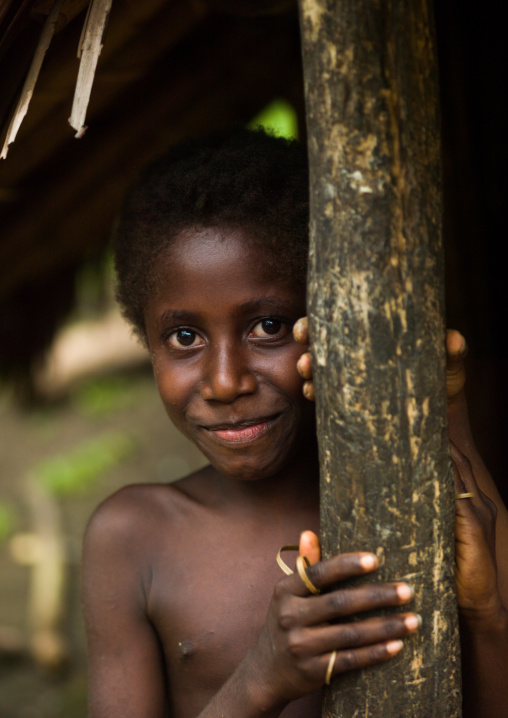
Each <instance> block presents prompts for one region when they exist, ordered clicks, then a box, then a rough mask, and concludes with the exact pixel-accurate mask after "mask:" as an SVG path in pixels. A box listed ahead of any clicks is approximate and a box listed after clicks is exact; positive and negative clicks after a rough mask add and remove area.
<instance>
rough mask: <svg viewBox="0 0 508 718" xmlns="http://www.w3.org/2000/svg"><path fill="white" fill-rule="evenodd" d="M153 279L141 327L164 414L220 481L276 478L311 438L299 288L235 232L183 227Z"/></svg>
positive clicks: (311, 412) (311, 413) (258, 248)
mask: <svg viewBox="0 0 508 718" xmlns="http://www.w3.org/2000/svg"><path fill="white" fill-rule="evenodd" d="M281 261H284V260H283V258H281ZM157 272H158V275H157V278H156V279H157V281H156V288H155V291H154V293H153V296H152V297H151V298H150V300H149V301H148V303H147V306H146V309H145V321H146V329H147V335H148V342H149V346H150V351H151V354H152V361H153V367H154V374H155V379H156V381H157V386H158V389H159V393H160V395H161V398H162V401H163V403H164V406H165V407H166V411H167V413H168V415H169V417H170V418H171V419H172V421H173V422H174V424H175V425H176V426H177V428H178V429H180V430H181V431H182V433H183V434H185V435H186V436H187V437H188V438H189V439H191V440H192V441H193V442H194V443H195V444H197V446H198V447H199V449H200V450H201V451H202V452H203V454H204V455H205V456H206V457H207V458H208V459H209V461H210V462H211V463H212V465H213V466H214V467H215V468H216V469H217V470H218V471H219V472H221V473H222V474H224V475H226V476H230V477H235V478H241V479H260V478H264V477H267V476H272V475H274V474H275V473H276V472H277V471H279V470H280V469H281V468H282V467H284V466H286V465H287V464H288V462H291V461H292V460H294V459H295V458H296V456H297V454H298V453H299V452H300V451H302V450H305V447H306V445H309V444H310V443H311V442H313V440H314V436H315V428H314V407H313V405H312V404H311V403H310V402H308V401H307V400H306V399H305V398H304V397H303V395H302V379H301V378H300V376H299V375H298V373H297V370H296V362H297V360H298V358H299V357H300V355H301V354H302V351H304V348H303V347H302V346H301V345H299V344H297V343H296V342H295V341H294V339H293V335H292V326H293V324H294V322H295V321H296V319H298V317H300V316H302V315H303V314H305V297H304V295H303V291H302V290H301V289H297V288H296V287H292V286H288V285H287V284H283V283H281V282H280V280H279V281H277V279H276V278H275V277H274V276H273V272H270V271H269V270H268V268H267V266H266V262H265V253H264V251H263V248H262V246H261V245H259V246H258V245H256V243H253V242H251V241H249V240H248V237H247V236H246V235H245V234H244V233H243V232H242V231H241V230H232V229H224V228H222V229H221V228H206V229H189V230H186V231H185V232H182V234H181V235H180V237H179V238H177V240H176V241H175V242H174V243H173V245H172V246H171V249H170V250H169V251H168V252H166V253H164V254H163V255H161V257H160V259H159V266H158V269H157Z"/></svg>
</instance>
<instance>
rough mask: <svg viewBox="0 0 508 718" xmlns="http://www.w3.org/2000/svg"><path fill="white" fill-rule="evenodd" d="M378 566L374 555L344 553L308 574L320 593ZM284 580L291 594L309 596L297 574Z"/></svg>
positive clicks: (318, 565) (313, 567) (310, 568)
mask: <svg viewBox="0 0 508 718" xmlns="http://www.w3.org/2000/svg"><path fill="white" fill-rule="evenodd" d="M305 533H307V532H305ZM303 555H305V554H303ZM378 565H379V561H378V558H377V556H376V555H375V554H373V553H367V552H358V553H342V554H339V555H337V556H333V557H332V558H330V559H328V560H326V561H320V562H318V563H316V564H314V565H313V566H309V567H308V568H307V569H306V573H307V576H308V578H309V580H310V581H311V583H312V584H313V585H314V586H315V587H316V588H317V589H318V590H319V591H324V590H326V589H327V588H330V587H331V586H333V585H334V584H336V583H339V582H340V581H345V580H346V579H348V578H353V577H355V576H363V575H364V574H366V573H369V572H370V571H374V570H375V569H376V568H377V567H378ZM282 580H283V582H284V586H285V587H286V588H287V590H288V591H289V592H290V593H291V594H293V595H295V596H308V595H309V589H308V588H307V587H306V585H305V584H304V582H303V581H302V579H301V578H300V576H299V575H298V573H297V572H296V573H294V574H293V575H292V576H289V577H288V578H287V579H282Z"/></svg>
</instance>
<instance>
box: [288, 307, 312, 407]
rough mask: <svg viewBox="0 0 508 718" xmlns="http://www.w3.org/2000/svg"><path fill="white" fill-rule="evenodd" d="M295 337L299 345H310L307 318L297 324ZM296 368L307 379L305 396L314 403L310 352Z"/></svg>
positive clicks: (294, 328) (299, 320)
mask: <svg viewBox="0 0 508 718" xmlns="http://www.w3.org/2000/svg"><path fill="white" fill-rule="evenodd" d="M293 336H294V338H295V340H296V341H297V342H298V343H299V344H305V345H308V344H309V322H308V319H307V317H301V319H298V321H297V322H295V325H294V327H293ZM296 368H297V369H298V373H299V374H300V376H301V377H302V378H303V379H305V381H304V383H303V395H304V396H305V397H306V398H307V399H310V401H314V400H315V393H314V382H313V381H312V360H311V356H310V352H304V353H303V354H302V356H301V357H300V358H299V359H298V362H297V364H296Z"/></svg>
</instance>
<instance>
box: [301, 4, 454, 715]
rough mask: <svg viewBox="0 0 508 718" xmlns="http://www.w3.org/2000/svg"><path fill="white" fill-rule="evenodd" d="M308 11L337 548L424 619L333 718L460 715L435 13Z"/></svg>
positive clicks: (350, 7)
mask: <svg viewBox="0 0 508 718" xmlns="http://www.w3.org/2000/svg"><path fill="white" fill-rule="evenodd" d="M300 13H301V25H302V35H303V55H304V72H305V86H306V88H305V89H306V102H307V122H308V136H309V156H310V165H311V268H310V277H309V317H310V323H311V324H310V326H311V337H312V351H313V366H314V374H315V383H316V393H317V416H318V434H319V441H320V456H321V488H322V542H323V547H324V554H325V555H326V556H330V555H331V554H334V553H336V552H338V551H342V552H347V551H351V550H371V551H374V552H376V553H377V555H378V556H379V558H380V562H381V567H380V570H379V571H378V572H377V574H376V580H394V579H403V580H406V581H408V582H409V583H411V584H412V585H413V586H414V588H415V600H414V604H413V606H412V608H413V609H414V610H416V611H418V612H419V613H421V615H422V617H423V628H422V630H421V631H420V633H419V634H418V635H417V636H416V637H413V638H411V639H406V640H405V647H404V649H403V651H402V652H401V653H400V654H399V655H398V656H397V657H396V658H395V659H393V660H392V661H390V662H389V663H385V664H382V665H379V666H376V667H374V668H369V669H366V670H364V671H361V672H359V671H355V672H352V673H350V674H347V675H345V676H343V677H341V678H339V679H337V680H336V681H335V682H333V683H332V686H331V688H330V689H329V690H328V691H327V692H326V695H325V699H324V709H323V715H324V716H326V718H328V717H331V716H341V717H344V718H346V717H347V718H356V717H360V716H362V717H363V716H373V717H375V718H379V716H390V718H402V717H404V718H406V717H408V716H411V718H432V717H435V718H438V717H439V718H449V717H451V716H459V715H460V712H461V711H460V689H459V686H460V673H459V671H460V668H459V665H460V662H459V649H458V631H457V615H456V613H457V612H456V599H455V588H454V508H453V503H454V501H453V493H454V488H453V476H452V473H451V465H450V460H449V455H448V447H447V428H446V395H445V384H444V368H445V356H444V325H443V259H442V248H441V186H440V184H441V167H440V141H439V113H438V95H437V80H436V77H437V68H436V59H435V49H434V35H433V26H432V17H431V16H430V14H429V7H428V3H427V2H426V0H415V2H414V3H413V2H412V3H408V2H406V1H405V0H383V1H382V2H374V1H373V0H341V2H332V1H331V0H329V1H328V2H326V0H300ZM369 580H371V579H369Z"/></svg>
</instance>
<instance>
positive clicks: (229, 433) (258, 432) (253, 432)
mask: <svg viewBox="0 0 508 718" xmlns="http://www.w3.org/2000/svg"><path fill="white" fill-rule="evenodd" d="M276 418H277V417H274V418H272V419H265V420H264V421H260V422H259V423H258V424H249V425H248V426H238V427H233V426H232V427H231V428H224V429H208V431H209V432H210V433H211V434H213V435H214V436H215V437H216V438H217V439H219V440H220V441H221V442H225V443H227V444H244V443H247V442H249V441H254V440H255V439H257V438H258V437H260V436H262V434H264V433H265V432H266V431H267V430H268V429H269V428H270V427H271V426H272V424H273V423H274V421H275V420H276Z"/></svg>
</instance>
